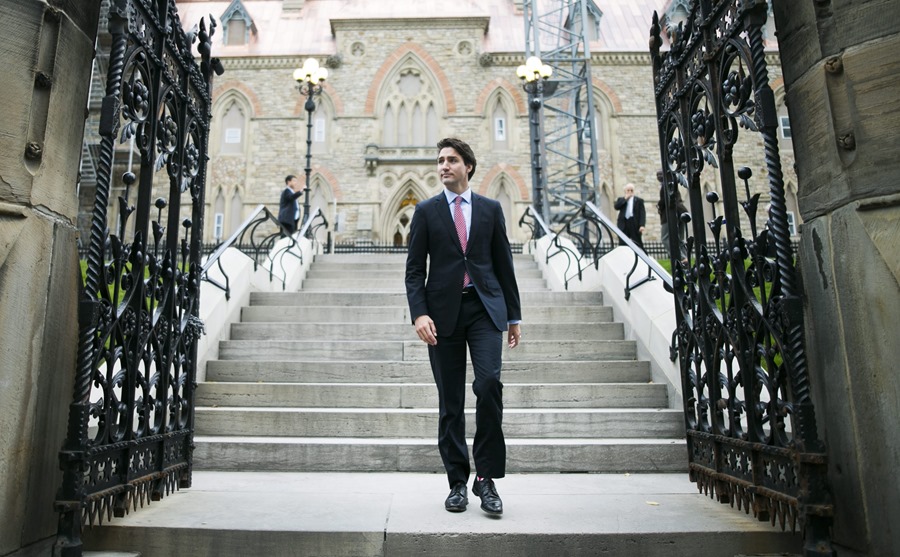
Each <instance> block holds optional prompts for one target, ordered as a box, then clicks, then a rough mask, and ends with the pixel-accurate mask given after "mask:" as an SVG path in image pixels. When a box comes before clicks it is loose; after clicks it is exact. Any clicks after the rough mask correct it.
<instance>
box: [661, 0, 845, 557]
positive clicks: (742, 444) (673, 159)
mask: <svg viewBox="0 0 900 557" xmlns="http://www.w3.org/2000/svg"><path fill="white" fill-rule="evenodd" d="M766 16H767V6H766V3H765V2H764V1H763V0H693V1H692V2H691V10H690V13H689V15H688V18H687V20H686V21H684V22H683V23H682V24H681V25H679V26H678V27H677V28H675V29H671V28H670V33H669V36H668V39H669V40H668V41H667V42H668V43H669V49H668V51H666V52H660V48H661V47H662V46H663V40H662V37H661V36H660V23H659V19H658V17H657V15H656V14H654V18H653V26H652V28H651V32H650V35H651V37H650V48H651V55H652V60H653V76H654V85H655V96H656V108H657V116H658V126H659V141H660V151H661V159H662V170H663V184H664V188H665V193H666V195H665V196H664V197H665V199H666V211H667V217H668V218H667V221H668V226H669V238H670V245H669V248H670V253H673V254H678V253H679V248H680V244H679V234H678V227H679V223H686V222H687V223H690V229H689V231H688V232H687V233H686V238H683V241H684V242H686V248H687V253H688V259H687V261H686V262H684V263H682V262H679V261H678V259H679V258H678V257H673V258H672V259H673V263H674V265H673V283H674V297H675V305H676V319H677V330H676V334H677V350H678V357H679V362H680V364H679V365H680V367H681V378H682V389H683V394H684V410H685V425H686V429H687V445H688V453H689V454H688V458H689V461H690V475H691V479H692V481H695V482H696V483H697V485H698V488H700V489H701V490H702V491H704V492H706V493H709V494H710V496H715V497H717V498H718V499H719V501H721V502H723V503H730V504H731V505H734V504H735V503H736V504H737V506H738V508H742V507H743V508H744V509H745V511H746V512H750V511H752V512H753V514H754V515H755V516H757V517H758V518H759V519H760V520H766V519H768V520H770V521H771V522H772V523H773V524H775V523H776V521H777V522H779V523H780V525H781V527H782V528H784V527H785V526H786V525H790V527H791V528H795V527H796V526H797V524H798V523H799V524H800V525H801V526H802V528H803V529H804V532H805V535H804V552H805V554H806V555H832V554H833V553H832V550H831V546H830V541H829V540H830V532H829V530H830V525H831V515H832V505H831V502H830V497H829V494H828V489H827V481H826V470H825V448H824V444H823V443H822V442H821V441H820V440H819V438H818V434H817V431H816V421H815V413H814V408H813V403H812V400H811V398H810V389H809V375H808V372H807V368H806V356H805V348H804V339H803V312H802V305H801V299H800V292H799V288H798V281H797V272H796V270H795V262H794V258H793V255H792V251H791V239H790V234H789V229H788V221H787V208H786V203H785V190H784V182H783V177H782V170H781V162H780V159H779V153H778V138H777V136H776V130H777V125H776V112H775V102H774V96H773V93H772V89H771V87H770V85H769V82H768V71H767V67H766V60H765V52H764V42H763V41H764V39H763V26H764V24H765V22H766ZM739 140H743V141H739ZM759 143H761V144H762V145H763V147H764V149H765V153H764V157H765V165H766V176H765V179H766V180H767V181H768V194H769V197H770V199H769V202H770V208H769V210H768V214H766V211H765V210H764V208H763V207H761V203H762V201H763V200H764V199H765V197H764V196H761V195H760V194H759V193H756V194H751V187H750V184H751V182H750V180H751V177H752V171H751V169H750V168H749V167H745V166H741V167H740V168H738V167H739V166H740V165H741V158H744V157H747V153H749V152H750V151H754V150H758V147H757V145H758V144H759ZM757 157H758V153H757ZM716 170H718V173H719V175H718V177H719V180H720V185H721V191H722V204H721V206H722V209H721V210H722V214H716V208H715V207H716V203H717V202H718V201H719V196H718V194H716V193H715V192H711V193H709V194H707V195H706V196H704V195H703V194H702V190H701V184H702V183H703V182H702V180H704V178H703V177H704V173H706V178H705V181H708V182H713V183H714V182H715V181H716V180H715V176H712V177H710V175H711V174H712V173H714V172H716ZM738 178H739V179H740V180H741V181H742V182H743V183H742V184H739V182H738ZM677 190H680V191H685V192H687V196H688V198H689V200H690V207H691V214H685V215H677V214H676V212H675V201H676V198H675V195H676V191H677ZM704 203H711V204H713V208H712V211H713V212H712V214H713V218H712V219H711V220H708V221H707V219H706V218H704V216H703V215H704V212H703V204H704ZM708 245H713V246H715V247H714V248H708V247H707V246H708Z"/></svg>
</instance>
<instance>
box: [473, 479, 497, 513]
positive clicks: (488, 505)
mask: <svg viewBox="0 0 900 557" xmlns="http://www.w3.org/2000/svg"><path fill="white" fill-rule="evenodd" d="M472 493H474V494H475V495H477V496H478V497H481V510H483V511H484V512H486V513H488V514H503V501H501V500H500V495H498V494H497V488H496V487H495V486H494V480H492V479H490V478H484V479H483V480H478V478H476V479H475V483H474V484H473V485H472Z"/></svg>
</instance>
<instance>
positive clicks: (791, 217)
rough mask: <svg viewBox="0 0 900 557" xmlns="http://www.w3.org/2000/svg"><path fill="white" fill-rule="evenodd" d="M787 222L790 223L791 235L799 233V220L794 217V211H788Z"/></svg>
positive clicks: (789, 230)
mask: <svg viewBox="0 0 900 557" xmlns="http://www.w3.org/2000/svg"><path fill="white" fill-rule="evenodd" d="M787 223H788V233H789V234H790V235H791V236H796V235H797V220H796V219H795V217H794V212H793V211H788V212H787Z"/></svg>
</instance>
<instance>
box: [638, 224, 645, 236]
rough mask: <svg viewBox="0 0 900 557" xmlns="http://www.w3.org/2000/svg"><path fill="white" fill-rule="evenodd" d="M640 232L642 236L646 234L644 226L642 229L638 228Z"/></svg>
mask: <svg viewBox="0 0 900 557" xmlns="http://www.w3.org/2000/svg"><path fill="white" fill-rule="evenodd" d="M638 232H640V233H641V234H643V233H644V227H643V226H642V227H640V228H638Z"/></svg>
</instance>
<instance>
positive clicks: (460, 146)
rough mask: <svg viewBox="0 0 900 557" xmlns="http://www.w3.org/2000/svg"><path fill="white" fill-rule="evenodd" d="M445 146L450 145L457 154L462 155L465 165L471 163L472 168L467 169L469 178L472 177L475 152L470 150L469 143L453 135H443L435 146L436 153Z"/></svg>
mask: <svg viewBox="0 0 900 557" xmlns="http://www.w3.org/2000/svg"><path fill="white" fill-rule="evenodd" d="M446 147H450V148H451V149H453V150H455V151H456V152H457V153H459V156H461V157H462V160H463V162H464V163H465V164H467V165H472V170H470V171H469V176H468V178H469V180H471V179H472V175H474V174H475V165H476V162H475V152H474V151H472V148H471V147H469V144H468V143H466V142H465V141H463V140H462V139H456V138H455V137H445V138H444V139H442V140H440V141H438V144H437V148H438V153H440V152H441V149H444V148H446Z"/></svg>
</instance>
